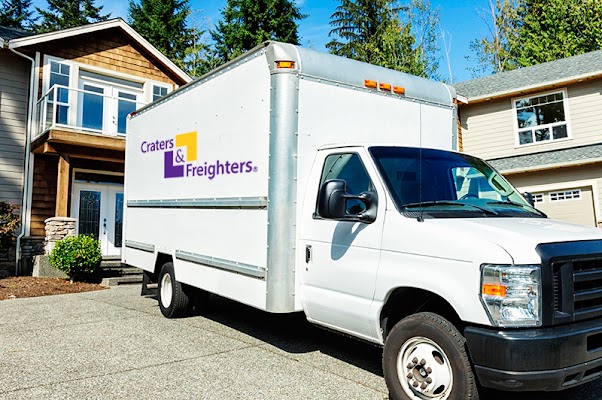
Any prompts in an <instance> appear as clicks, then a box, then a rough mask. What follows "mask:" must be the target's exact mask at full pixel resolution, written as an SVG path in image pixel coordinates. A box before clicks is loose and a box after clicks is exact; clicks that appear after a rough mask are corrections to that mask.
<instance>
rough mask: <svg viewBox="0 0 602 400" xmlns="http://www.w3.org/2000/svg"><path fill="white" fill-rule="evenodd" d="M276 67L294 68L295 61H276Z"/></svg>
mask: <svg viewBox="0 0 602 400" xmlns="http://www.w3.org/2000/svg"><path fill="white" fill-rule="evenodd" d="M276 68H287V69H293V68H295V62H294V61H276Z"/></svg>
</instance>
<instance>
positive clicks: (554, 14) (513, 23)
mask: <svg viewBox="0 0 602 400" xmlns="http://www.w3.org/2000/svg"><path fill="white" fill-rule="evenodd" d="M490 10H491V12H489V13H488V15H489V17H490V18H491V19H490V20H489V21H490V22H489V23H488V27H489V31H490V32H489V35H488V36H486V37H482V38H480V39H478V40H476V41H473V42H472V43H471V48H472V49H473V51H475V53H476V55H477V61H478V63H479V68H478V69H477V70H473V75H476V76H478V75H477V74H475V72H481V73H483V72H486V71H489V70H491V71H492V72H493V73H498V72H503V71H508V70H512V69H515V68H519V67H527V66H531V65H535V64H539V63H542V62H547V61H553V60H557V59H559V58H566V57H570V56H574V55H577V54H583V53H587V52H590V51H594V50H600V49H602V2H600V1H599V0H496V1H495V3H493V0H490Z"/></svg>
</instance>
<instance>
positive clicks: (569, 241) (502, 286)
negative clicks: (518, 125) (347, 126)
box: [299, 145, 602, 398]
mask: <svg viewBox="0 0 602 400" xmlns="http://www.w3.org/2000/svg"><path fill="white" fill-rule="evenodd" d="M299 257H300V258H301V260H300V264H301V265H304V268H301V271H300V275H301V278H300V284H301V297H302V303H303V309H304V311H305V313H306V315H307V317H308V319H309V320H310V321H312V322H314V323H316V324H319V325H323V326H325V327H328V328H336V329H338V330H341V331H343V332H345V333H347V334H350V335H353V336H357V337H361V338H363V339H365V340H368V341H371V342H375V343H379V344H382V345H384V348H385V350H384V356H383V363H385V364H384V370H385V377H386V378H387V376H388V379H387V383H388V385H389V389H390V391H391V393H398V394H399V396H400V397H399V398H404V397H403V396H404V395H405V396H409V398H464V397H463V396H464V395H468V394H469V393H471V391H474V390H475V389H474V386H475V378H476V379H478V382H479V383H480V384H481V385H483V386H487V387H492V388H496V389H503V390H560V389H563V388H566V387H570V386H573V385H576V384H579V383H582V382H585V381H588V380H592V379H595V378H597V377H599V375H600V371H601V370H602V358H601V357H602V327H601V324H602V321H601V319H600V317H601V316H602V275H601V274H602V231H601V230H599V229H596V228H590V227H585V226H578V225H572V224H568V223H564V222H560V221H553V220H550V219H548V218H547V217H546V215H545V214H544V213H542V212H541V211H539V210H537V209H536V208H534V207H533V206H532V205H530V204H529V203H528V202H527V201H526V200H525V198H524V197H523V195H521V194H520V193H518V192H517V191H516V189H515V188H513V187H512V185H511V184H510V183H508V181H506V180H505V179H504V178H503V177H502V176H501V175H500V174H498V173H497V172H496V171H495V169H493V168H492V167H491V166H490V165H489V164H487V163H486V162H485V161H483V160H480V159H478V158H475V157H472V156H469V155H466V154H462V153H457V152H453V151H446V150H437V149H426V148H415V147H400V146H390V145H389V146H388V145H358V146H349V145H345V146H340V147H336V146H328V147H325V148H323V149H320V151H319V152H318V154H317V156H316V161H315V163H314V169H313V171H312V176H311V178H310V184H309V185H308V191H307V194H306V198H305V202H304V204H303V222H302V227H301V234H300V251H299ZM301 262H302V263H301ZM433 331H434V332H433ZM434 338H438V339H434ZM492 349H495V351H492ZM416 360H417V362H416ZM387 364H389V365H387ZM472 368H474V373H475V375H476V376H473V375H472V373H471V371H472ZM427 371H430V372H427ZM467 377H469V378H467ZM462 385H464V391H458V390H459V388H460V387H461V386H462ZM458 394H462V396H461V397H460V396H459V397H456V396H457V395H458ZM395 398H397V397H395Z"/></svg>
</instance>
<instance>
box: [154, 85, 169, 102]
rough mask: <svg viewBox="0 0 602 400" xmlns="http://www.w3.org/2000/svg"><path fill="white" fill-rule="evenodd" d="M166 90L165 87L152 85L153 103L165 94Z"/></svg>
mask: <svg viewBox="0 0 602 400" xmlns="http://www.w3.org/2000/svg"><path fill="white" fill-rule="evenodd" d="M167 91H168V89H167V88H166V87H165V86H158V85H153V101H157V100H159V99H160V98H161V97H163V96H165V95H166V94H167Z"/></svg>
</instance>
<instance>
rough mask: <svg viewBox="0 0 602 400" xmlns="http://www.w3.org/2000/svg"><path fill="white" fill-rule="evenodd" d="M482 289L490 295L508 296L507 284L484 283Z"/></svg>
mask: <svg viewBox="0 0 602 400" xmlns="http://www.w3.org/2000/svg"><path fill="white" fill-rule="evenodd" d="M481 291H482V292H483V294H486V295H488V296H499V297H506V286H504V285H491V284H487V283H484V284H483V286H482V287H481Z"/></svg>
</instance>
